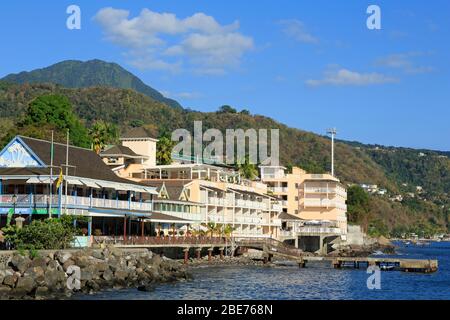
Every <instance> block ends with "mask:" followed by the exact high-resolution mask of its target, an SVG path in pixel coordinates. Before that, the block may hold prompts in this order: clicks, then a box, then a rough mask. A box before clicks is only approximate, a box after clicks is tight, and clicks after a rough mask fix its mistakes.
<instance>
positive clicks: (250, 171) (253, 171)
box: [237, 155, 258, 180]
mask: <svg viewBox="0 0 450 320" xmlns="http://www.w3.org/2000/svg"><path fill="white" fill-rule="evenodd" d="M237 167H238V170H239V173H240V174H241V175H242V176H243V177H244V178H246V179H249V180H253V179H255V178H256V177H257V176H258V169H257V168H256V165H255V164H253V163H250V160H249V158H248V155H247V156H245V159H244V161H243V162H242V161H238V163H237Z"/></svg>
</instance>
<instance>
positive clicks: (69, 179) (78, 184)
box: [64, 178, 83, 186]
mask: <svg viewBox="0 0 450 320" xmlns="http://www.w3.org/2000/svg"><path fill="white" fill-rule="evenodd" d="M64 180H66V181H67V183H68V184H73V185H76V186H82V185H83V183H82V182H81V181H80V180H77V179H74V178H66V179H64Z"/></svg>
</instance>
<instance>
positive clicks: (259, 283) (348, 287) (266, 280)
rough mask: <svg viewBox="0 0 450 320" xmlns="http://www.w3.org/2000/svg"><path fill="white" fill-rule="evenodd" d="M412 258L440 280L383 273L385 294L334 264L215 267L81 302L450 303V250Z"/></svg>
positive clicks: (405, 250)
mask: <svg viewBox="0 0 450 320" xmlns="http://www.w3.org/2000/svg"><path fill="white" fill-rule="evenodd" d="M400 252H401V254H404V255H407V256H408V257H409V258H416V257H420V258H425V259H435V258H437V259H439V271H438V272H437V273H434V274H411V273H402V272H383V273H382V274H381V290H369V289H368V288H367V285H366V282H367V278H368V276H369V275H368V274H367V273H366V271H365V270H363V269H361V270H335V269H333V268H332V267H331V266H330V265H329V264H328V263H315V264H314V265H313V264H309V265H308V267H307V268H305V269H299V268H298V267H294V266H277V267H254V266H248V267H246V266H244V267H243V266H225V267H219V266H212V267H204V266H203V267H197V268H194V269H192V273H193V275H194V280H192V281H187V282H180V283H175V284H164V285H160V286H158V287H157V288H156V289H155V291H153V292H139V291H137V290H136V289H127V290H121V291H109V292H103V293H100V294H97V295H94V296H78V297H76V298H78V299H80V298H81V299H147V300H152V299H154V300H156V299H194V300H196V299H213V300H216V299H217V300H219V299H220V300H227V299H242V300H245V299H279V300H284V299H296V300H297V299H326V300H338V299H346V300H348V299H450V266H449V264H450V263H449V262H450V258H449V254H450V248H449V244H446V245H445V244H443V243H434V244H432V245H431V246H427V247H401V249H400Z"/></svg>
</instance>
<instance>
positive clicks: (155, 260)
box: [150, 254, 162, 267]
mask: <svg viewBox="0 0 450 320" xmlns="http://www.w3.org/2000/svg"><path fill="white" fill-rule="evenodd" d="M150 263H151V264H152V265H153V266H155V267H159V266H160V265H161V263H162V259H161V257H160V256H159V255H157V254H155V255H153V257H152V258H151V259H150Z"/></svg>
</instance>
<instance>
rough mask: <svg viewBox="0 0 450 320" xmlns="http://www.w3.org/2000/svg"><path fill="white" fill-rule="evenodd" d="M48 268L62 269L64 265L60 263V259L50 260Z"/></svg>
mask: <svg viewBox="0 0 450 320" xmlns="http://www.w3.org/2000/svg"><path fill="white" fill-rule="evenodd" d="M47 270H56V271H62V270H63V267H62V266H61V265H60V264H59V262H58V260H50V261H49V263H48V266H47Z"/></svg>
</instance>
